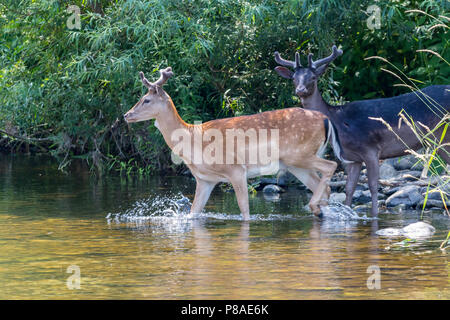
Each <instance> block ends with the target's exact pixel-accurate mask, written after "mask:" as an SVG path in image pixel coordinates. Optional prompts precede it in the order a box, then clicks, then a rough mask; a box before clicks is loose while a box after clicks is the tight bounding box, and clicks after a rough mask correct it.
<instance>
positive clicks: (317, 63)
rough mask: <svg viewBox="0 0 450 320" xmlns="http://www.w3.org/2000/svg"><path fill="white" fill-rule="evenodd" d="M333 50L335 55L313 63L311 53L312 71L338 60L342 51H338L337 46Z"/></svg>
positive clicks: (310, 65) (309, 57) (309, 60)
mask: <svg viewBox="0 0 450 320" xmlns="http://www.w3.org/2000/svg"><path fill="white" fill-rule="evenodd" d="M332 50H333V53H331V55H330V56H328V57H326V58H323V59H320V60H317V61H313V59H312V53H310V54H309V55H308V64H309V67H310V68H312V69H317V68H318V67H320V66H321V65H323V64H329V63H330V62H331V61H333V60H334V59H336V58H337V57H339V56H340V55H341V54H342V50H340V49H338V48H337V47H336V46H333V48H332Z"/></svg>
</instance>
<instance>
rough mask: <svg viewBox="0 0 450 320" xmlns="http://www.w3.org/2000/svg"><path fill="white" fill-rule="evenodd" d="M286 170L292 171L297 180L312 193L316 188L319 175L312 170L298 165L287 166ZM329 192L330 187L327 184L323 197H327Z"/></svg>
mask: <svg viewBox="0 0 450 320" xmlns="http://www.w3.org/2000/svg"><path fill="white" fill-rule="evenodd" d="M288 171H289V172H290V173H292V174H293V175H294V176H295V177H296V178H297V179H298V180H300V181H301V182H302V183H303V184H304V185H305V186H306V187H307V188H308V189H309V190H311V191H312V192H313V193H314V191H316V188H317V186H318V185H319V182H320V177H319V175H318V174H317V173H316V172H315V171H314V170H310V169H303V168H298V167H288ZM330 193H331V189H330V187H329V186H327V188H326V190H325V194H324V198H325V199H328V198H329V197H330Z"/></svg>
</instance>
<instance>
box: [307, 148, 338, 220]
mask: <svg viewBox="0 0 450 320" xmlns="http://www.w3.org/2000/svg"><path fill="white" fill-rule="evenodd" d="M307 166H308V168H309V169H313V170H317V171H319V172H320V173H321V178H320V181H319V184H318V186H317V187H316V190H314V191H313V196H312V198H311V200H310V202H309V206H310V208H311V211H312V212H313V213H314V215H316V216H318V217H321V212H320V207H319V205H320V202H321V200H322V199H323V195H324V194H325V195H326V194H327V188H328V182H329V181H330V179H331V177H332V176H333V173H334V171H335V170H336V168H337V163H336V162H334V161H329V160H325V159H322V158H319V157H317V156H315V157H314V158H312V159H311V160H308V163H307Z"/></svg>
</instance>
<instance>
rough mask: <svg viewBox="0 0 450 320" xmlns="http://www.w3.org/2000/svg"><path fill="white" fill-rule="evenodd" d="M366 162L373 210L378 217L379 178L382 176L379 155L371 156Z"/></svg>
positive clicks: (373, 214)
mask: <svg viewBox="0 0 450 320" xmlns="http://www.w3.org/2000/svg"><path fill="white" fill-rule="evenodd" d="M364 162H365V163H366V166H367V179H368V183H369V190H370V194H371V196H372V210H371V214H372V216H373V217H376V216H377V215H378V178H379V176H380V165H379V158H378V155H375V154H373V155H369V156H368V157H367V158H366V159H365V160H364Z"/></svg>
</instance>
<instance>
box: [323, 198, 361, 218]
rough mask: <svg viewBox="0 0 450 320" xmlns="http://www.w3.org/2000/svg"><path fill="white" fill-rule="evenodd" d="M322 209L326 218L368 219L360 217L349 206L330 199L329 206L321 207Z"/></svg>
mask: <svg viewBox="0 0 450 320" xmlns="http://www.w3.org/2000/svg"><path fill="white" fill-rule="evenodd" d="M320 211H321V213H322V214H323V217H324V218H325V219H336V220H361V219H368V218H367V217H360V216H359V215H358V214H357V213H356V212H355V211H353V210H352V208H350V207H349V206H346V205H344V204H342V203H339V202H332V201H330V202H329V204H328V206H324V207H320Z"/></svg>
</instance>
